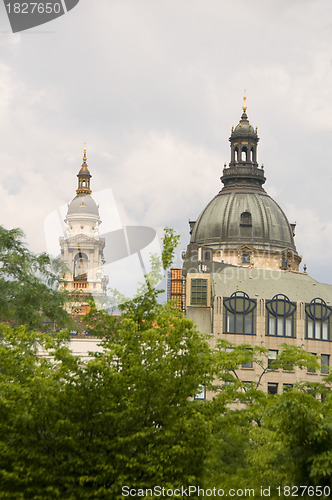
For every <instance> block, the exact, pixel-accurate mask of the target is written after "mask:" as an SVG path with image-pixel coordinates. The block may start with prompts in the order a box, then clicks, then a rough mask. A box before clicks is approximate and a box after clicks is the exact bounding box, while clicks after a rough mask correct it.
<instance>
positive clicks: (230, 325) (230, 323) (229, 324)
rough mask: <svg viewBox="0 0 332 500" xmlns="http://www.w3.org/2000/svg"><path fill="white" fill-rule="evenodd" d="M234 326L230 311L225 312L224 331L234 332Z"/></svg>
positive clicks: (233, 317)
mask: <svg viewBox="0 0 332 500" xmlns="http://www.w3.org/2000/svg"><path fill="white" fill-rule="evenodd" d="M234 327H235V316H234V314H232V313H227V325H226V332H227V333H234Z"/></svg>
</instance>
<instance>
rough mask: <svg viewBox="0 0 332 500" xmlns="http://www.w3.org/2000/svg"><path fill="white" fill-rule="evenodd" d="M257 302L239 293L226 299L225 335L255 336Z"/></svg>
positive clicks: (243, 293)
mask: <svg viewBox="0 0 332 500" xmlns="http://www.w3.org/2000/svg"><path fill="white" fill-rule="evenodd" d="M256 306H257V301H256V300H254V299H251V298H250V297H249V295H247V294H246V293H245V292H241V291H237V292H234V293H232V295H231V296H230V297H226V298H224V333H225V334H236V335H255V328H254V327H255V325H254V316H255V309H256Z"/></svg>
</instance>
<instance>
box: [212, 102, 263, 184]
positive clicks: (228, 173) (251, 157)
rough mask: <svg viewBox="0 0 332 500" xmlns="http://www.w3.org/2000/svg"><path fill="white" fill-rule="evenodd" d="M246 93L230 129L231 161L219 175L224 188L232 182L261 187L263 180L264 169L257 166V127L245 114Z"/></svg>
mask: <svg viewBox="0 0 332 500" xmlns="http://www.w3.org/2000/svg"><path fill="white" fill-rule="evenodd" d="M246 99H247V98H246V95H244V98H243V106H242V110H243V113H242V116H241V120H240V121H239V123H238V125H237V126H236V127H235V128H233V127H232V131H231V136H230V138H229V141H230V143H231V161H230V163H229V167H226V168H224V170H223V175H222V177H221V181H222V183H223V184H224V185H225V188H227V187H231V186H233V185H234V184H242V185H248V184H249V185H251V186H255V187H257V188H261V189H262V184H264V182H265V180H266V179H265V176H264V170H263V169H261V168H258V163H257V145H258V141H259V137H258V135H257V127H256V129H254V127H253V126H252V125H251V124H250V122H249V120H248V116H247V105H246Z"/></svg>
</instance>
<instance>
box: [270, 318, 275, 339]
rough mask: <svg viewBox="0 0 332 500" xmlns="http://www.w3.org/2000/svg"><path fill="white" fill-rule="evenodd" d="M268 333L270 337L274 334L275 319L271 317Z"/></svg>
mask: <svg viewBox="0 0 332 500" xmlns="http://www.w3.org/2000/svg"><path fill="white" fill-rule="evenodd" d="M269 333H270V335H275V334H276V318H275V316H271V315H269Z"/></svg>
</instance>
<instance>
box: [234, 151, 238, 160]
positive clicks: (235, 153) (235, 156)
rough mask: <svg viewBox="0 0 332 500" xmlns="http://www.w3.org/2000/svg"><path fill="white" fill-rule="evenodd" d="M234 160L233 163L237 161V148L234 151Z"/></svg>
mask: <svg viewBox="0 0 332 500" xmlns="http://www.w3.org/2000/svg"><path fill="white" fill-rule="evenodd" d="M234 158H235V161H238V160H239V150H238V149H237V148H235V149H234Z"/></svg>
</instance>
